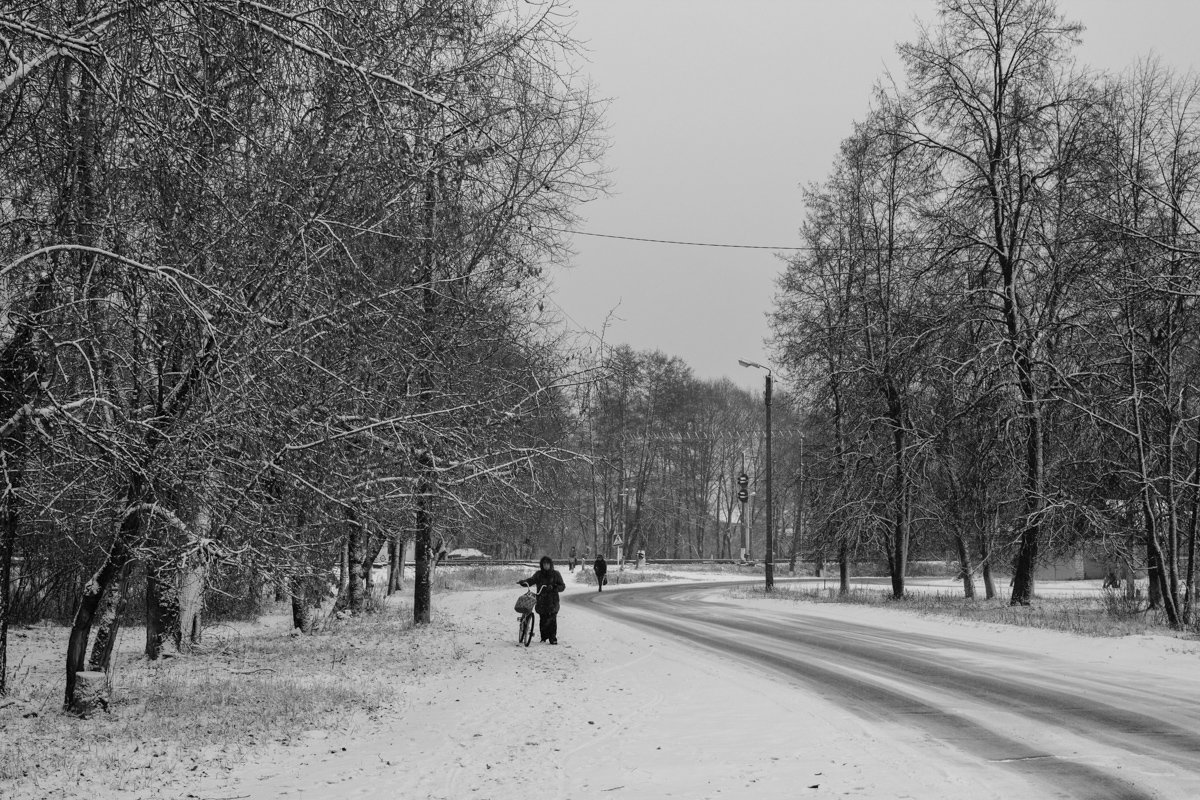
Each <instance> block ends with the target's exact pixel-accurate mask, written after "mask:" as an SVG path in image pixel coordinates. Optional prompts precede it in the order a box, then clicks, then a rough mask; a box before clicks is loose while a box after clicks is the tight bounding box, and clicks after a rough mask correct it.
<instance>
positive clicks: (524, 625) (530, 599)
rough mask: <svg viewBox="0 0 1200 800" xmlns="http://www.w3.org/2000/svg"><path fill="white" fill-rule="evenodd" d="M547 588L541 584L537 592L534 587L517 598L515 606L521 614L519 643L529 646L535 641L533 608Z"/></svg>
mask: <svg viewBox="0 0 1200 800" xmlns="http://www.w3.org/2000/svg"><path fill="white" fill-rule="evenodd" d="M545 588H546V587H545V586H539V587H538V589H537V591H536V592H535V591H534V590H533V589H528V590H526V592H525V594H523V595H521V596H520V597H518V598H517V604H516V606H515V608H516V611H517V613H518V614H520V615H521V619H520V623H519V625H518V627H517V644H523V645H525V646H526V647H529V643H530V642H532V641H533V610H534V608H536V607H537V596H538V595H539V594H541V592H542V589H545Z"/></svg>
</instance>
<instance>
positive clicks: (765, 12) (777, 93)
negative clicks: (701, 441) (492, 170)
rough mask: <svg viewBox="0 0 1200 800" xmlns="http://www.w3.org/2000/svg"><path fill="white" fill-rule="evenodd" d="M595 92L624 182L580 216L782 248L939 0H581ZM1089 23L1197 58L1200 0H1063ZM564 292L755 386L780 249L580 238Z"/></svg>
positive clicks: (565, 303)
mask: <svg viewBox="0 0 1200 800" xmlns="http://www.w3.org/2000/svg"><path fill="white" fill-rule="evenodd" d="M572 5H573V7H574V9H575V11H576V15H577V16H576V22H575V35H576V37H577V38H579V39H581V40H583V41H584V42H586V45H587V48H588V50H589V52H590V59H591V62H590V64H586V65H585V67H586V69H587V71H588V72H590V74H591V76H592V79H593V81H594V83H595V84H596V86H597V89H598V91H599V93H600V94H601V95H603V96H606V97H608V98H610V99H611V106H610V108H609V111H608V114H607V123H608V133H609V139H610V142H611V146H610V149H609V152H608V156H607V159H606V164H607V166H608V168H609V169H610V171H611V179H612V182H613V184H612V190H611V194H610V195H609V196H607V197H603V198H600V199H597V200H595V201H593V202H591V203H589V204H587V205H585V206H584V207H583V208H582V217H583V221H582V222H581V224H580V226H579V229H580V230H583V231H590V232H595V233H603V234H613V235H622V236H635V237H646V238H655V239H674V240H684V241H696V242H712V243H724V244H749V245H767V246H770V247H779V246H787V245H794V244H797V243H798V241H797V240H798V235H797V231H798V228H799V225H800V221H801V219H802V217H803V213H804V208H803V203H802V199H801V193H800V188H799V187H800V186H801V185H805V184H808V183H812V182H814V181H821V180H823V179H824V178H825V176H826V175H827V173H828V171H829V167H830V165H831V163H832V161H833V157H834V154H835V153H836V151H837V148H838V144H839V143H840V142H841V140H842V139H843V138H844V137H845V136H846V135H847V134H848V133H849V131H850V125H851V122H852V121H853V120H855V119H861V118H862V117H863V116H864V113H865V111H866V109H867V106H868V102H869V99H870V93H871V88H872V86H873V85H874V84H875V83H876V82H877V81H878V80H880V79H881V78H882V77H883V76H884V74H885V71H886V70H888V69H891V70H893V71H894V72H895V73H896V75H897V80H901V79H902V76H901V75H900V73H899V61H898V58H897V56H896V44H897V43H898V42H902V41H908V40H911V39H913V38H914V37H915V32H916V23H915V21H914V20H915V19H917V18H921V19H923V20H927V21H932V20H933V19H934V16H935V15H934V10H935V8H936V3H935V2H934V1H933V0H737V2H732V1H731V0H574V1H573V3H572ZM1059 8H1060V9H1061V10H1062V11H1063V13H1065V14H1066V15H1067V16H1068V17H1069V18H1071V19H1074V20H1077V21H1080V22H1082V23H1083V24H1084V25H1085V26H1086V28H1087V30H1086V31H1085V32H1084V40H1083V45H1082V46H1081V47H1080V48H1078V50H1077V58H1078V60H1079V61H1080V62H1081V63H1084V64H1087V65H1089V66H1091V67H1094V68H1098V69H1107V70H1113V71H1117V70H1120V69H1122V68H1123V67H1125V66H1126V65H1128V64H1129V63H1132V62H1133V61H1134V60H1136V59H1137V58H1139V57H1141V56H1144V55H1147V54H1149V53H1150V52H1152V51H1153V52H1155V53H1157V54H1158V56H1159V57H1160V58H1161V59H1162V60H1163V61H1164V62H1165V63H1166V64H1169V65H1172V66H1174V67H1176V68H1178V69H1180V70H1187V69H1192V68H1194V67H1195V66H1196V65H1197V58H1196V53H1197V36H1198V35H1200V2H1198V0H1136V1H1135V0H1060V2H1059ZM574 247H575V250H576V252H577V255H576V257H575V258H574V260H573V265H572V267H571V268H569V269H567V270H562V271H559V272H558V273H557V275H556V278H555V284H556V287H557V288H556V291H555V293H554V295H553V302H554V303H555V304H556V305H557V306H559V307H560V308H561V309H562V311H563V313H564V315H565V321H566V323H567V324H568V325H569V326H570V327H572V328H577V329H578V328H582V329H586V330H591V331H594V332H596V333H597V334H599V333H600V332H601V330H602V329H603V328H604V324H605V320H606V319H608V318H609V315H610V313H611V315H612V317H611V322H610V324H609V326H608V328H607V330H606V331H605V340H606V343H608V344H621V343H627V344H630V345H632V346H633V347H635V348H637V349H639V350H649V349H658V350H662V351H663V352H665V353H668V354H670V355H677V356H680V357H681V358H683V359H684V360H685V361H687V362H688V363H689V364H690V365H691V366H692V367H693V368H694V369H695V371H696V374H697V375H699V376H700V377H703V378H718V377H721V376H728V377H730V378H733V379H734V380H735V381H736V382H737V383H738V384H740V385H743V386H746V387H748V388H749V387H757V386H759V385H761V383H760V382H761V373H752V372H751V371H748V370H743V369H741V368H739V367H738V365H737V359H739V358H745V359H748V360H765V359H766V349H765V346H764V344H763V340H764V339H765V338H766V337H767V336H768V333H769V331H768V327H767V322H766V318H765V315H766V314H767V313H768V311H769V310H770V308H771V305H772V296H773V293H774V281H775V278H776V276H777V275H778V274H779V272H780V271H781V269H782V263H781V262H780V261H779V259H778V258H776V256H775V252H776V251H772V250H742V249H726V248H715V247H682V246H675V245H663V244H646V243H639V242H625V241H618V240H610V239H600V238H593V237H590V236H576V237H574Z"/></svg>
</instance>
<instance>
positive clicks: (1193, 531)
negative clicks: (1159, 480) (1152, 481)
mask: <svg viewBox="0 0 1200 800" xmlns="http://www.w3.org/2000/svg"><path fill="white" fill-rule="evenodd" d="M1197 479H1200V436H1197V437H1196V442H1195V456H1194V458H1193V460H1192V482H1193V483H1195V482H1196V480H1197ZM1198 517H1200V487H1193V488H1192V519H1191V523H1190V527H1189V529H1188V544H1187V550H1188V552H1187V572H1186V573H1184V589H1183V596H1184V600H1183V621H1184V622H1185V623H1186V624H1189V625H1190V624H1192V623H1193V622H1194V621H1195V618H1196V615H1195V613H1194V609H1195V607H1196V536H1197V533H1198V532H1200V526H1198V525H1197V522H1198V521H1200V520H1198Z"/></svg>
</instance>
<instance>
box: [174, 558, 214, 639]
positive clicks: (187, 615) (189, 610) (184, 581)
mask: <svg viewBox="0 0 1200 800" xmlns="http://www.w3.org/2000/svg"><path fill="white" fill-rule="evenodd" d="M197 559H198V560H197V562H196V563H193V564H185V565H184V567H183V569H182V570H181V571H180V573H179V595H178V597H179V613H178V623H179V624H178V626H177V627H176V629H175V631H174V636H175V646H176V647H177V648H178V649H179V651H180V652H181V653H190V652H191V651H192V649H193V647H194V646H195V645H198V644H200V639H201V636H202V633H203V624H202V622H203V620H202V618H201V614H202V612H203V609H204V587H205V584H206V583H207V581H208V567H207V565H206V564H205V563H204V561H203V558H202V557H199V556H198V557H197Z"/></svg>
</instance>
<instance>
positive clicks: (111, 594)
mask: <svg viewBox="0 0 1200 800" xmlns="http://www.w3.org/2000/svg"><path fill="white" fill-rule="evenodd" d="M128 579H129V564H126V565H125V566H124V567H123V568H122V569H121V574H120V576H119V577H118V578H117V580H116V581H115V583H114V585H113V587H112V589H111V590H110V591H108V592H105V593H104V597H103V599H101V601H100V606H99V608H97V609H96V619H95V622H94V623H92V627H93V628H94V629H95V631H96V635H95V636H94V637H92V652H91V655H90V656H89V657H88V667H87V668H88V671H89V672H108V669H109V667H110V666H111V665H112V651H113V647H114V646H115V645H116V643H117V634H118V633H119V632H120V630H121V612H122V611H123V610H124V608H125V594H126V588H127V584H128Z"/></svg>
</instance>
